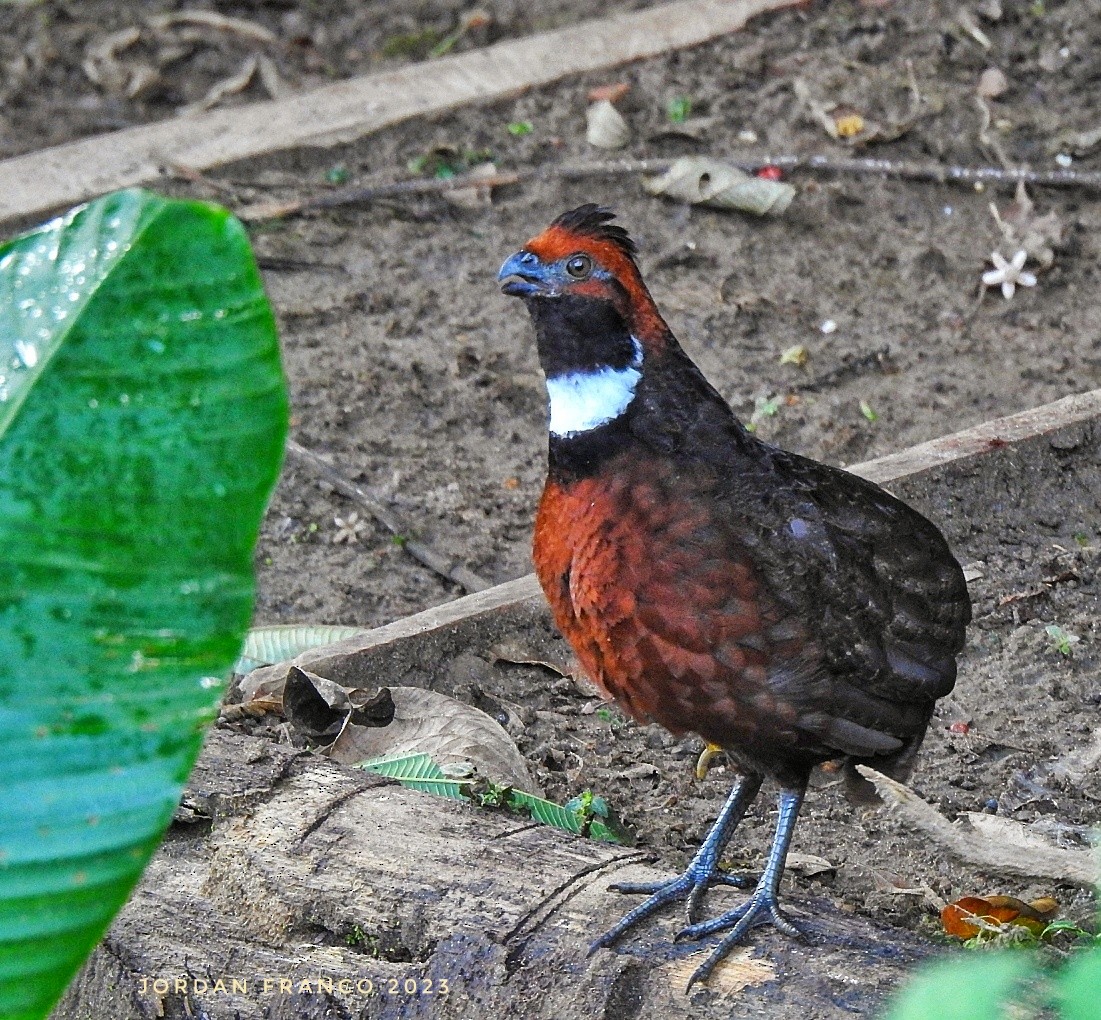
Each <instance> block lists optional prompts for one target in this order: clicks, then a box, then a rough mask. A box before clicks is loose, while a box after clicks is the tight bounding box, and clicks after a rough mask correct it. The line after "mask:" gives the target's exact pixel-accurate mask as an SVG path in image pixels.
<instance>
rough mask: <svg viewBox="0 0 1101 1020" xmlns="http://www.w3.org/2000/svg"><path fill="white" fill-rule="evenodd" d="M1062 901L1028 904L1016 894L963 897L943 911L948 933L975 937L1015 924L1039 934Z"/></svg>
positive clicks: (961, 937)
mask: <svg viewBox="0 0 1101 1020" xmlns="http://www.w3.org/2000/svg"><path fill="white" fill-rule="evenodd" d="M1058 910H1059V904H1058V903H1057V902H1056V901H1055V900H1054V899H1052V898H1051V897H1050V896H1047V897H1044V898H1043V899H1039V900H1033V901H1032V902H1031V903H1025V902H1024V900H1020V899H1018V898H1017V897H1016V896H963V897H961V898H960V899H958V900H956V901H955V902H954V903H949V904H947V905H945V907H944V908H943V909H942V910H941V912H940V921H941V924H942V925H943V927H944V930H945V931H946V932H947V933H948V934H949V935H954V936H955V937H956V938H960V939H970V938H974V937H975V936H976V935H977V934H978V933H979V932H980V931H984V930H986V931H989V930H990V929H992V928H993V929H995V930H996V929H997V928H1000V927H1001V926H1002V925H1007V924H1015V925H1019V926H1020V927H1022V928H1027V929H1028V930H1029V931H1031V932H1032V933H1033V934H1034V935H1039V934H1041V933H1042V932H1043V930H1044V929H1045V928H1046V927H1047V926H1048V924H1049V923H1050V922H1051V921H1052V920H1053V919H1054V917H1055V915H1056V913H1057V912H1058Z"/></svg>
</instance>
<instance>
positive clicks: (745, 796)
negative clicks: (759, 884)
mask: <svg viewBox="0 0 1101 1020" xmlns="http://www.w3.org/2000/svg"><path fill="white" fill-rule="evenodd" d="M760 789H761V776H757V775H749V776H742V777H740V778H739V779H738V781H737V782H736V783H735V784H734V789H733V790H731V791H730V796H729V797H727V799H726V803H725V804H724V805H723V809H722V810H721V811H720V812H719V817H718V818H716V819H715V824H714V825H713V826H712V827H711V831H710V832H708V834H707V837H706V838H705V839H704V841H703V843H702V845H701V846H700V848H699V850H698V851H696V856H695V857H693V858H692V863H691V864H689V865H688V867H687V869H686V870H685V872H684V874H683V875H678V876H677V877H676V878H672V879H669V880H667V881H663V882H624V883H621V884H619V885H613V886H612V887H611V888H613V889H615V890H617V891H619V892H625V893H648V894H649V899H646V900H643V902H642V903H640V904H639V905H638V906H637V907H635V908H634V909H633V910H630V911H629V912H628V913H627V914H626V915H624V917H623V919H622V920H621V921H620V922H619V923H618V924H617V925H615V926H614V927H612V928H609V929H608V931H606V932H605V933H604V934H603V935H601V936H600V938H598V939H597V940H596V941H595V942H593V944H592V945H591V946H590V947H589V952H590V953H592V952H594V951H595V950H597V949H600V948H602V947H604V946H610V945H611V944H612V943H613V942H615V941H616V940H617V939H618V938H619V937H620V936H621V935H623V934H624V933H625V932H626V931H627V930H628V929H630V928H633V927H634V926H635V925H636V924H638V923H639V922H640V921H644V920H645V919H646V918H648V917H649V916H650V915H651V914H653V913H655V912H656V911H658V910H660V909H661V908H662V907H664V906H665V905H666V904H667V903H672V902H673V901H674V900H678V899H680V898H681V897H685V898H686V899H687V906H688V923H689V924H690V925H691V924H692V922H693V921H694V920H695V914H696V910H697V908H698V907H699V903H700V900H701V899H702V898H703V894H704V893H705V892H706V891H707V887H708V885H709V884H712V883H716V884H723V885H737V886H739V887H743V886H745V885H747V884H748V883H747V881H746V880H745V879H743V878H740V877H736V876H733V875H727V874H725V873H724V872H721V871H720V872H716V868H717V867H718V863H719V857H720V855H721V854H722V851H723V847H725V846H726V844H727V843H728V842H729V841H730V837H731V836H732V835H733V834H734V829H735V828H737V825H738V823H739V822H740V821H741V820H742V817H743V816H744V815H745V812H746V809H747V808H748V807H749V805H750V804H752V803H753V798H754V797H756V796H757V792H758V791H759V790H760ZM796 811H798V805H796ZM786 849H787V848H786V846H785V852H786ZM780 868H781V870H783V861H782V860H781V862H780ZM778 881H779V879H777V882H778ZM685 930H686V931H687V930H689V929H685Z"/></svg>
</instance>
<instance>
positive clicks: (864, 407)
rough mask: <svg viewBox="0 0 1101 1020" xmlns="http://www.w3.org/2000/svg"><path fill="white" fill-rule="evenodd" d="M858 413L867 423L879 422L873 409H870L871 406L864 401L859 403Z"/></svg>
mask: <svg viewBox="0 0 1101 1020" xmlns="http://www.w3.org/2000/svg"><path fill="white" fill-rule="evenodd" d="M860 413H861V414H862V415H864V417H865V418H867V419H868V421H872V422H875V421H879V415H878V414H876V412H875V408H874V407H872V405H871V404H869V403H868V401H866V400H862V401H860Z"/></svg>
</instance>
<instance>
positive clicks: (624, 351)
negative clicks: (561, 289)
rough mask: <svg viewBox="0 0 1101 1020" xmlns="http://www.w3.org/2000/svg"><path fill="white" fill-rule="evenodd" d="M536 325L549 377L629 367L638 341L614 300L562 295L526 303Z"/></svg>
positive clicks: (537, 336)
mask: <svg viewBox="0 0 1101 1020" xmlns="http://www.w3.org/2000/svg"><path fill="white" fill-rule="evenodd" d="M524 303H525V304H526V305H527V306H528V311H529V312H530V313H531V318H532V322H533V323H534V324H535V342H536V344H537V346H538V349H539V363H540V365H542V366H543V373H544V374H545V375H546V376H547V378H553V377H554V376H559V375H568V374H569V373H570V372H587V371H592V370H593V369H595V368H601V367H603V366H605V365H606V366H607V367H609V368H626V367H627V366H628V365H630V364H632V363H633V362H634V361H635V360H636V352H635V342H634V340H632V339H631V331H630V329H629V328H628V326H627V322H626V321H625V320H624V318H623V316H622V315H620V314H619V312H618V311H617V309H616V307H615V305H613V304H612V302H611V301H603V300H601V299H599V298H591V297H579V296H576V295H572V294H562V295H559V296H558V297H546V298H541V297H533V298H528V299H527V300H526V301H525V302H524Z"/></svg>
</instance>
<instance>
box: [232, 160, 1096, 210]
mask: <svg viewBox="0 0 1101 1020" xmlns="http://www.w3.org/2000/svg"><path fill="white" fill-rule="evenodd" d="M727 160H728V162H730V163H731V164H732V165H734V166H736V167H739V168H740V169H742V170H746V171H749V172H752V171H754V170H759V169H760V168H761V167H763V166H777V167H780V168H781V169H782V170H788V171H792V170H795V171H812V172H814V173H828V174H843V175H848V176H879V177H898V178H900V179H901V180H909V181H930V182H933V183H937V184H969V185H974V184H980V183H981V184H1017V183H1018V182H1021V181H1023V182H1024V183H1025V184H1032V185H1039V186H1043V187H1050V188H1084V189H1087V190H1098V191H1101V171H1097V170H1071V169H1066V170H1027V169H1019V168H1014V167H997V166H958V165H954V164H943V163H915V162H911V161H909V160H896V159H874V158H871V157H866V156H865V157H844V156H841V157H835V156H822V155H812V156H795V155H781V156H767V155H761V156H749V155H744V156H733V157H728V158H727ZM673 162H674V161H673V160H671V159H618V160H601V161H598V162H592V163H562V164H557V165H552V166H545V167H539V168H528V169H525V170H516V171H514V172H510V173H499V174H495V175H494V176H492V177H470V176H469V175H466V174H464V175H461V176H459V177H448V178H446V179H442V180H441V179H437V178H434V177H429V178H424V177H415V178H412V179H407V180H401V181H385V182H380V183H378V184H368V185H363V186H358V187H352V188H339V189H337V190H335V191H329V192H326V193H324V194H321V195H314V196H313V197H310V198H304V199H300V200H297V201H290V202H260V203H257V204H255V205H249V206H244V207H242V208H241V209H239V210H238V211H237V215H238V216H239V217H240V218H241V219H243V220H271V219H282V218H283V217H286V216H295V215H298V214H299V213H302V212H306V211H308V210H311V209H327V208H332V207H334V206H341V205H361V204H365V203H368V202H374V201H377V200H379V199H382V198H398V197H402V196H407V195H439V194H443V193H444V192H447V191H458V190H460V189H463V188H496V187H500V186H501V185H505V184H521V183H523V182H525V181H531V180H566V181H575V180H584V179H587V178H589V177H619V176H628V175H631V174H655V173H664V172H665V171H666V170H668V169H669V167H671V166H672V165H673Z"/></svg>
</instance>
